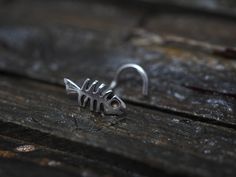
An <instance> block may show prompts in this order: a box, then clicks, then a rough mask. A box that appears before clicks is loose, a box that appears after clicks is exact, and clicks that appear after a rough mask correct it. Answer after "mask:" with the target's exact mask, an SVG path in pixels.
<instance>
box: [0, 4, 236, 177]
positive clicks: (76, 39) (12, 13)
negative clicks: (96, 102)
mask: <svg viewBox="0 0 236 177" xmlns="http://www.w3.org/2000/svg"><path fill="white" fill-rule="evenodd" d="M23 2H24V1H13V2H11V3H3V6H1V7H0V72H1V76H0V79H1V82H0V127H1V128H0V135H2V136H0V141H2V142H3V144H4V143H5V142H9V141H14V142H15V144H17V143H18V142H17V140H16V139H20V140H23V141H25V142H28V143H33V144H36V145H37V146H40V147H41V148H46V147H47V148H49V149H46V150H45V151H46V152H48V154H49V155H50V154H51V153H54V152H55V149H57V150H60V151H61V152H62V153H63V154H65V156H63V157H62V155H61V152H55V153H56V155H55V156H50V157H48V155H47V154H46V155H45V156H46V158H47V159H51V158H52V159H54V158H57V156H58V157H60V158H59V159H58V161H60V162H62V163H63V165H62V167H61V166H60V167H57V169H60V170H61V173H60V174H61V175H62V176H63V175H64V174H65V175H64V176H68V175H70V173H71V175H79V176H83V175H84V168H83V167H84V166H86V168H88V169H89V171H92V172H91V173H92V174H89V175H91V176H94V175H95V173H96V175H97V176H104V175H110V176H116V175H117V176H129V175H130V176H157V175H161V176H174V175H180V176H235V174H236V171H235V165H236V163H235V161H236V148H235V147H236V132H235V129H236V116H235V115H236V113H235V112H236V79H235V74H236V61H235V58H236V55H235V49H234V48H233V47H235V42H234V41H235V40H236V33H235V32H234V31H235V30H236V23H235V17H234V16H231V17H229V16H224V15H223V16H222V14H221V13H222V12H223V13H225V10H224V11H220V13H219V14H220V15H219V14H218V15H216V14H215V13H214V14H206V13H204V14H203V15H201V13H200V12H198V13H195V12H196V11H193V10H186V7H189V6H188V5H187V6H185V5H184V6H185V7H184V8H182V9H176V8H174V7H173V8H169V7H168V8H167V10H166V11H163V10H162V11H157V10H155V8H157V7H156V6H153V7H152V8H147V7H149V6H138V4H137V6H130V5H129V3H128V4H125V5H122V3H114V4H113V3H108V2H107V1H99V2H96V1H90V3H87V2H85V1H68V2H65V1H60V2H57V3H55V2H54V1H49V2H46V1H37V2H34V1H27V3H23ZM91 2H92V3H91ZM133 2H134V1H133ZM145 2H146V1H145ZM153 2H154V1H152V2H151V4H152V3H153ZM157 2H158V1H157ZM159 2H160V1H159ZM169 2H171V3H170V4H175V5H176V4H178V3H179V2H177V1H174V0H173V1H169ZM172 2H173V3H172ZM194 2H195V1H194ZM204 2H209V1H204ZM212 2H213V1H212ZM214 2H215V3H217V1H214ZM228 2H230V1H228ZM180 3H184V1H181V2H180ZM131 4H132V3H131ZM161 4H162V3H161ZM163 4H165V2H164V3H163ZM163 4H162V5H163ZM186 4H188V3H186ZM200 4H201V5H204V3H203V2H202V1H201V3H200ZM219 4H220V3H218V6H217V8H215V10H216V13H217V12H219V11H218V10H219V8H220V7H219ZM139 5H140V4H139ZM201 5H200V6H199V7H201ZM181 6H182V5H181ZM161 7H165V5H163V6H161ZM194 7H196V6H194ZM205 7H207V6H205ZM222 7H223V8H226V6H222ZM207 8H208V7H207ZM227 8H228V7H227ZM227 8H226V9H227ZM233 8H234V7H233V6H232V7H230V9H231V10H230V11H229V13H226V14H231V15H232V14H233V13H234V10H232V9H233ZM159 10H160V8H159ZM29 14H30V15H29ZM214 29H217V30H214ZM130 62H132V63H138V64H140V65H141V66H143V67H144V68H145V69H146V70H147V72H148V75H149V77H150V95H149V97H143V96H142V95H141V85H140V84H138V83H140V80H139V77H138V76H136V75H133V74H132V73H127V74H124V75H123V77H122V79H121V80H122V82H121V84H120V86H119V88H118V89H117V90H116V92H117V93H119V94H121V95H122V97H123V98H124V99H125V101H126V102H128V105H127V106H128V110H127V114H126V115H124V116H122V117H110V116H105V117H101V116H100V115H97V114H93V113H91V112H90V111H89V110H87V109H79V108H78V107H77V104H76V99H70V98H69V97H68V96H67V95H66V94H65V91H64V89H63V86H62V85H63V83H62V81H63V77H68V78H71V79H72V80H78V82H79V83H81V82H82V81H83V80H84V79H85V78H86V77H90V78H92V79H98V80H101V81H103V82H105V83H109V82H111V80H112V79H113V76H114V73H115V70H116V69H117V68H118V67H119V66H120V65H122V64H125V63H130ZM125 75H126V76H125ZM131 80H133V81H131ZM6 122H7V123H6ZM16 124H17V125H16ZM5 136H6V137H7V138H6V137H5ZM8 137H13V138H15V139H14V140H12V139H11V140H9V138H8ZM24 144H25V143H24ZM0 148H1V150H3V152H5V151H7V153H10V154H11V152H12V151H11V150H10V149H8V144H7V145H6V146H4V145H3V146H0ZM8 151H10V152H8ZM13 153H15V151H14V152H13ZM37 153H38V152H36V154H37ZM3 154H4V153H3ZM36 156H37V155H36ZM38 158H39V161H40V159H41V158H42V157H41V155H40V153H39V154H38ZM81 158H82V159H81ZM65 159H74V160H72V161H73V162H71V161H70V160H65ZM36 161H37V160H36ZM36 161H35V157H32V156H29V157H27V156H25V155H22V156H18V155H17V157H15V156H14V157H12V160H11V158H9V159H6V157H3V160H2V161H1V162H0V164H2V165H0V166H1V167H2V168H1V167H0V169H1V170H2V171H4V173H3V174H8V171H9V170H10V168H9V165H12V166H14V167H16V168H17V169H19V168H23V167H25V166H26V165H30V166H32V168H34V169H35V170H37V171H40V170H42V173H43V174H44V173H45V174H46V171H47V170H49V171H51V172H50V173H52V175H57V170H55V169H54V168H55V167H47V168H46V169H44V168H41V165H42V164H40V163H39V161H37V162H36ZM21 162H22V163H25V165H22V166H19V164H20V163H21ZM77 162H79V163H81V164H82V167H81V166H79V164H77ZM92 162H93V163H92ZM46 163H47V162H46ZM64 164H65V166H64ZM96 166H97V167H98V168H101V169H104V170H103V171H102V172H101V173H100V172H99V170H98V168H96ZM76 169H77V170H78V171H76ZM104 171H105V172H104ZM13 175H15V174H13ZM26 175H28V176H30V174H29V173H26ZM96 175H95V176H96ZM85 176H86V175H85Z"/></svg>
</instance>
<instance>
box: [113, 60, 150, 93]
mask: <svg viewBox="0 0 236 177" xmlns="http://www.w3.org/2000/svg"><path fill="white" fill-rule="evenodd" d="M130 68H133V69H135V70H136V71H137V72H138V73H139V74H140V76H141V77H142V80H143V87H142V93H143V95H148V76H147V73H146V72H145V71H144V69H143V68H142V67H141V66H139V65H137V64H125V65H122V66H121V67H120V68H118V70H117V72H116V74H115V77H114V79H113V81H112V82H111V84H110V86H109V89H111V90H113V89H114V88H115V87H116V86H117V83H118V78H119V76H120V74H121V73H122V72H123V71H124V70H125V69H130Z"/></svg>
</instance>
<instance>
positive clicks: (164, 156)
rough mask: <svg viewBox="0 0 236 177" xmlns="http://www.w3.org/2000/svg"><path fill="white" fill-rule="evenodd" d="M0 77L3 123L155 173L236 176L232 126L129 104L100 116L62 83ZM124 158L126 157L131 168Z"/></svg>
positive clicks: (0, 101)
mask: <svg viewBox="0 0 236 177" xmlns="http://www.w3.org/2000/svg"><path fill="white" fill-rule="evenodd" d="M0 79H1V83H0V120H1V121H2V122H11V123H15V124H18V125H21V126H25V127H28V128H30V129H34V130H38V131H41V132H44V133H47V134H50V135H53V136H55V137H61V138H64V139H67V140H70V141H71V142H75V143H78V144H77V147H78V148H79V146H81V144H84V145H86V146H89V147H95V148H98V149H102V150H103V151H105V152H106V153H110V154H117V155H119V156H121V157H124V158H126V159H131V160H133V161H136V163H137V164H139V165H137V166H138V168H140V164H143V166H144V168H146V167H145V166H149V167H152V168H154V172H156V173H158V172H159V173H160V171H164V172H165V174H166V175H190V176H191V175H194V176H235V173H236V171H235V163H234V162H235V158H236V151H235V145H236V142H235V138H236V133H235V130H233V129H229V128H222V127H220V126H213V125H209V124H205V123H201V122H197V121H192V120H190V119H188V118H183V117H179V116H175V115H173V114H167V113H163V112H158V111H153V110H150V109H146V108H143V109H140V107H136V106H132V105H131V104H128V105H127V107H128V109H127V114H126V115H124V116H123V117H113V116H104V117H102V116H99V115H97V114H93V113H91V112H90V111H89V110H88V109H80V108H79V107H78V106H77V103H76V98H75V99H69V98H68V96H67V95H66V94H65V90H64V89H63V88H62V87H56V86H53V85H49V84H44V83H39V82H35V81H30V80H26V79H23V78H14V77H12V78H10V77H4V76H1V78H0ZM40 139H41V138H40ZM68 146H69V145H68ZM65 148H66V147H65ZM77 153H79V151H77ZM100 155H101V156H102V157H101V156H100V157H99V153H97V158H104V156H103V154H102V153H101V154H100ZM113 160H114V161H113V163H116V160H115V158H114V159H113ZM125 161H126V160H123V161H122V162H124V165H125V166H127V168H128V167H129V165H127V164H126V163H125ZM110 163H112V162H110ZM120 163H121V162H120ZM134 166H135V165H134ZM137 166H136V168H137ZM138 168H137V169H138ZM147 171H148V170H147ZM147 171H144V172H143V173H144V174H145V173H146V172H147Z"/></svg>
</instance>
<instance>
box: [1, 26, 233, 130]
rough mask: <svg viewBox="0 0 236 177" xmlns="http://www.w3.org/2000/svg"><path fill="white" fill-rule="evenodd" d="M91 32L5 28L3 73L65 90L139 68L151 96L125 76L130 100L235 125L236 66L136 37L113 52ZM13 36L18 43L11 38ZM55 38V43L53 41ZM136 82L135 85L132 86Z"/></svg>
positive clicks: (123, 92)
mask: <svg viewBox="0 0 236 177" xmlns="http://www.w3.org/2000/svg"><path fill="white" fill-rule="evenodd" d="M68 30H69V31H70V33H71V34H72V35H71V39H72V38H74V36H78V37H77V38H74V39H73V40H74V41H73V42H71V40H68V36H67V35H66V34H67V31H68ZM22 31H24V35H21V33H22ZM86 33H90V32H88V31H86V32H84V31H83V30H82V31H79V30H78V29H77V30H75V31H73V32H72V30H71V29H67V28H63V29H60V28H57V29H47V30H44V29H42V28H33V27H19V28H18V27H6V28H2V30H0V38H1V41H2V43H4V44H5V46H8V47H7V48H6V47H5V48H4V47H2V48H1V56H0V57H1V60H0V61H1V64H0V69H1V71H6V72H12V73H17V74H20V75H26V76H28V77H31V78H35V79H40V80H44V81H47V82H51V83H57V84H61V85H62V84H63V83H62V82H63V78H64V77H68V78H71V79H72V80H77V79H79V81H80V83H81V82H82V81H83V80H84V79H85V78H87V77H90V78H92V79H98V80H100V81H102V82H105V83H107V84H108V83H109V82H111V80H112V79H113V76H114V74H115V70H116V69H117V68H118V67H119V66H121V65H122V64H125V63H138V64H140V65H141V66H143V67H144V69H146V70H147V72H148V76H149V78H150V96H149V97H147V98H143V97H142V96H141V84H138V83H140V80H138V79H139V77H138V76H134V75H129V74H128V75H127V74H124V75H126V77H123V79H122V81H123V84H122V85H121V86H120V87H119V88H120V89H119V90H117V92H118V93H119V92H120V94H121V95H122V96H123V98H125V99H126V100H129V101H132V102H136V103H140V104H145V105H147V106H152V107H156V108H160V109H165V110H167V111H175V112H178V113H183V114H188V115H191V116H193V118H195V117H197V119H201V120H203V121H210V122H218V123H220V124H227V126H230V127H234V126H235V123H236V120H235V110H236V108H235V105H236V103H235V102H236V101H235V93H236V90H235V88H236V86H235V84H236V81H235V77H234V75H235V71H236V70H235V61H233V60H222V58H217V57H212V56H210V55H208V54H205V53H202V52H192V51H191V52H190V51H188V50H182V49H173V48H168V47H161V46H155V45H151V46H150V45H148V46H141V45H140V43H137V40H136V38H133V40H132V42H131V44H132V45H131V44H128V45H125V46H123V47H117V46H116V45H110V46H109V47H107V46H104V44H102V45H98V44H99V43H100V42H99V41H101V38H94V39H93V40H90V39H88V38H86V37H84V35H85V34H86ZM13 34H14V35H15V36H18V38H8V37H9V36H12V35H13ZM64 34H65V35H64ZM6 36H8V37H6ZM48 36H50V37H48ZM50 38H53V39H54V40H53V41H50V42H49V40H50ZM39 39H40V40H41V41H42V42H40V43H39V42H38V41H39ZM135 40H136V41H135ZM19 41H20V42H19ZM61 41H63V42H64V43H63V42H61ZM76 41H77V42H76ZM18 42H19V43H18ZM58 44H60V45H58ZM74 44H77V46H76V47H75V48H73V47H74V46H75V45H74ZM29 46H30V47H29ZM186 61H188V62H186ZM87 68H89V71H88V69H87ZM225 76H227V77H225ZM131 79H132V80H134V81H133V82H129V81H130V80H131ZM195 88H196V89H195Z"/></svg>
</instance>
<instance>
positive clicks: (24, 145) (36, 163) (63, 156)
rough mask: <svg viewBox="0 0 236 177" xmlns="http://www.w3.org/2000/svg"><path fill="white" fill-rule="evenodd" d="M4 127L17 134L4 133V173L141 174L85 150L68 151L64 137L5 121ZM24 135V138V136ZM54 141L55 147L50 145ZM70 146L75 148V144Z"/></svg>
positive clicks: (0, 139)
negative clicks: (60, 137)
mask: <svg viewBox="0 0 236 177" xmlns="http://www.w3.org/2000/svg"><path fill="white" fill-rule="evenodd" d="M0 126H1V134H5V135H10V136H11V137H14V138H10V137H8V136H2V135H1V136H0V169H1V173H0V175H1V176H9V177H10V176H36V175H37V176H91V177H98V176H130V175H136V176H139V175H137V174H135V173H132V172H126V171H122V170H121V169H119V168H117V167H115V166H112V165H111V164H108V163H106V162H101V161H99V160H98V159H96V158H95V157H92V158H88V157H86V156H84V155H86V154H85V153H80V154H74V153H73V154H72V153H68V152H65V151H64V149H65V148H64V149H62V146H60V144H62V142H64V141H63V140H61V139H55V138H53V139H52V137H50V136H49V135H46V134H43V133H39V132H36V131H33V130H30V129H25V128H22V127H20V126H16V125H13V124H8V123H2V122H1V123H0ZM30 134H31V135H30ZM22 135H23V138H22V137H20V136H22ZM32 135H33V136H32ZM27 136H28V137H30V139H29V138H28V139H27ZM19 138H20V139H27V141H23V140H19ZM33 139H34V140H33ZM32 140H33V141H34V142H35V143H36V142H37V141H40V144H43V146H42V145H39V144H35V143H34V144H32ZM29 141H30V142H29ZM55 141H57V142H55ZM52 143H53V144H54V146H53V149H52V148H50V147H49V144H52ZM70 146H71V147H70V149H73V148H72V145H71V144H70ZM64 147H65V144H64ZM59 149H60V150H59ZM29 169H30V170H29ZM19 172H20V173H19Z"/></svg>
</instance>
